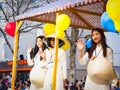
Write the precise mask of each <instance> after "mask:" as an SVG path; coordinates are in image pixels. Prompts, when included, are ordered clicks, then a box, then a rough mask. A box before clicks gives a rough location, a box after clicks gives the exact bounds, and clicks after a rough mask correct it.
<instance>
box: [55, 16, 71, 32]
mask: <svg viewBox="0 0 120 90" xmlns="http://www.w3.org/2000/svg"><path fill="white" fill-rule="evenodd" d="M69 25H70V18H69V17H68V16H67V15H66V14H61V15H59V16H58V17H57V19H56V28H57V30H60V31H64V30H66V29H67V28H68V27H69Z"/></svg>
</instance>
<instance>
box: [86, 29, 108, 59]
mask: <svg viewBox="0 0 120 90" xmlns="http://www.w3.org/2000/svg"><path fill="white" fill-rule="evenodd" d="M94 31H97V32H99V33H100V35H101V45H102V49H103V56H104V57H106V56H107V47H108V48H109V46H108V45H107V43H106V37H105V34H104V32H103V30H102V29H101V28H94V29H93V30H92V32H91V34H93V32H94ZM96 46H97V43H95V42H94V41H93V39H92V46H91V48H90V49H89V50H88V54H89V58H91V57H92V55H93V51H94V50H95V49H96Z"/></svg>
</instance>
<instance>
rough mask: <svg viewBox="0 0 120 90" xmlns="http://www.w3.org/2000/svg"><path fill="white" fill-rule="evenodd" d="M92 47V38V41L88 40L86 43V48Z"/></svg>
mask: <svg viewBox="0 0 120 90" xmlns="http://www.w3.org/2000/svg"><path fill="white" fill-rule="evenodd" d="M91 46H92V39H91V38H90V39H88V40H87V42H86V47H87V48H91Z"/></svg>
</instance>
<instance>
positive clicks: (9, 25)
mask: <svg viewBox="0 0 120 90" xmlns="http://www.w3.org/2000/svg"><path fill="white" fill-rule="evenodd" d="M15 29H16V23H15V22H8V23H7V24H6V26H5V31H6V32H7V34H8V35H10V36H12V37H13V36H14V35H15Z"/></svg>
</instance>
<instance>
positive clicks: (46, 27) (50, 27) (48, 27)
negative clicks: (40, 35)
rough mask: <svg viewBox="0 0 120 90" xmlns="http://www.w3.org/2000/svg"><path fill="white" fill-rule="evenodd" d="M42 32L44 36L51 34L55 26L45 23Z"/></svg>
mask: <svg viewBox="0 0 120 90" xmlns="http://www.w3.org/2000/svg"><path fill="white" fill-rule="evenodd" d="M43 30H44V32H45V33H46V34H52V33H54V32H55V25H54V24H51V23H47V24H45V25H44V27H43Z"/></svg>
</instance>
